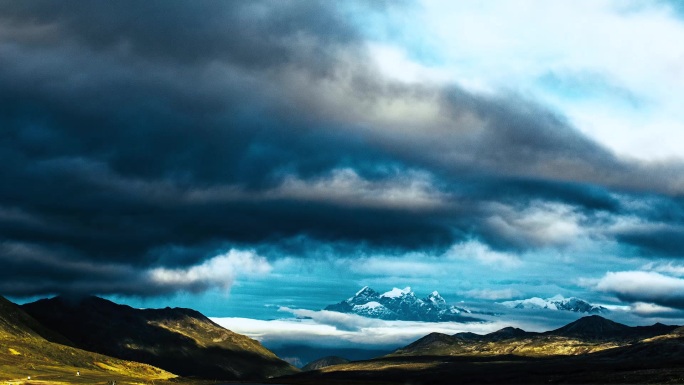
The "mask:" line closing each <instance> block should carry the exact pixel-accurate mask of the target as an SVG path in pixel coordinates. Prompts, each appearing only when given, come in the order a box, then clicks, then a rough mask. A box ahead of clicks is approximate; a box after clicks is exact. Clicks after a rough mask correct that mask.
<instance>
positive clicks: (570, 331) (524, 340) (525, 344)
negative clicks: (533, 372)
mask: <svg viewBox="0 0 684 385" xmlns="http://www.w3.org/2000/svg"><path fill="white" fill-rule="evenodd" d="M678 328H679V327H678V326H670V325H663V324H660V323H656V324H654V325H651V326H634V327H631V326H627V325H624V324H621V323H617V322H614V321H611V320H609V319H606V318H604V317H601V316H599V315H591V316H585V317H582V318H580V319H578V320H576V321H573V322H571V323H569V324H567V325H565V326H562V327H560V328H557V329H554V330H550V331H547V332H542V333H537V332H528V331H525V330H522V329H518V328H513V327H506V328H503V329H500V330H497V331H495V332H492V333H489V334H484V335H478V334H474V333H456V334H454V335H448V334H442V333H430V334H428V335H427V336H425V337H423V338H420V339H418V340H416V341H414V342H413V343H411V344H409V345H407V346H405V347H403V348H400V349H397V350H396V351H395V352H393V353H391V354H390V355H389V356H417V355H475V356H491V355H502V354H513V355H522V356H548V355H577V354H585V353H591V352H596V351H600V350H605V349H609V348H615V347H618V346H626V345H629V344H632V343H635V342H638V341H640V340H643V339H647V338H653V337H656V336H659V335H664V334H668V333H672V332H674V331H675V330H677V329H678Z"/></svg>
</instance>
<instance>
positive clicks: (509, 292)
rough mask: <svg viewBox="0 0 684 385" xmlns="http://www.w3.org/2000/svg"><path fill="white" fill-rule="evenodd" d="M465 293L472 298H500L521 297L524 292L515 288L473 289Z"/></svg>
mask: <svg viewBox="0 0 684 385" xmlns="http://www.w3.org/2000/svg"><path fill="white" fill-rule="evenodd" d="M465 295H466V296H468V297H470V298H479V299H489V300H499V299H510V298H515V297H519V296H521V295H522V293H520V292H519V291H518V290H515V289H473V290H469V291H467V292H465Z"/></svg>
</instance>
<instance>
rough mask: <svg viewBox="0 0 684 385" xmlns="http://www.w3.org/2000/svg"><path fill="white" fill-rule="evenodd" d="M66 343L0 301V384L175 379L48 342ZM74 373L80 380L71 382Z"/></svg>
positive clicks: (151, 369) (150, 368) (155, 370)
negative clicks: (6, 382) (3, 382)
mask: <svg viewBox="0 0 684 385" xmlns="http://www.w3.org/2000/svg"><path fill="white" fill-rule="evenodd" d="M45 337H47V338H51V339H54V340H55V341H59V342H69V341H67V339H66V338H64V337H63V336H61V335H59V334H57V333H55V332H52V331H51V330H49V329H47V328H46V327H44V326H43V325H42V324H41V323H40V322H38V321H37V320H35V319H34V318H33V317H31V316H30V315H28V314H27V313H26V312H24V311H23V310H22V309H21V308H20V307H19V306H17V305H16V304H14V303H12V302H10V301H8V300H7V299H5V298H3V297H0V381H4V380H7V381H10V380H17V379H22V380H24V379H26V378H27V377H28V376H31V377H32V378H33V379H34V380H53V381H54V380H59V381H64V379H65V377H66V378H69V379H74V380H78V381H76V382H81V383H97V382H104V381H106V380H110V379H112V378H114V379H118V380H124V381H134V382H146V381H154V380H161V379H169V378H173V377H175V376H174V375H173V374H171V373H169V372H166V371H164V370H162V369H159V368H155V367H153V366H151V365H147V364H141V363H138V362H131V361H126V360H122V359H117V358H112V357H107V356H105V355H102V354H97V353H92V352H88V351H84V350H81V349H77V348H74V347H71V346H66V345H63V344H60V343H54V342H50V341H48V340H47V339H46V338H45ZM76 371H80V374H81V376H79V378H78V379H75V378H74V375H75V373H76Z"/></svg>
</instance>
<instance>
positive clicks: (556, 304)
mask: <svg viewBox="0 0 684 385" xmlns="http://www.w3.org/2000/svg"><path fill="white" fill-rule="evenodd" d="M500 304H501V305H504V306H506V307H509V308H512V309H547V310H563V311H573V312H576V313H589V314H597V313H605V312H607V311H608V309H606V308H605V307H603V306H599V305H593V304H591V303H589V302H587V301H585V300H583V299H580V298H576V297H570V298H565V297H563V296H562V295H560V294H558V295H555V296H553V297H551V298H546V299H543V298H539V297H532V298H527V299H521V300H516V301H506V302H500Z"/></svg>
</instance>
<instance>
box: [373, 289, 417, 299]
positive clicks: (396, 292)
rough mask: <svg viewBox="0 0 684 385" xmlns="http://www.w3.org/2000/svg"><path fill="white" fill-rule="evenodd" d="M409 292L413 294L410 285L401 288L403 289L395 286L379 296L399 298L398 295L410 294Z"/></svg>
mask: <svg viewBox="0 0 684 385" xmlns="http://www.w3.org/2000/svg"><path fill="white" fill-rule="evenodd" d="M410 294H413V292H412V291H411V287H410V286H406V287H405V288H403V289H398V288H396V287H395V288H393V289H392V290H390V291H388V292H386V293H384V294H382V295H381V297H385V298H399V297H401V296H404V295H410Z"/></svg>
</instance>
